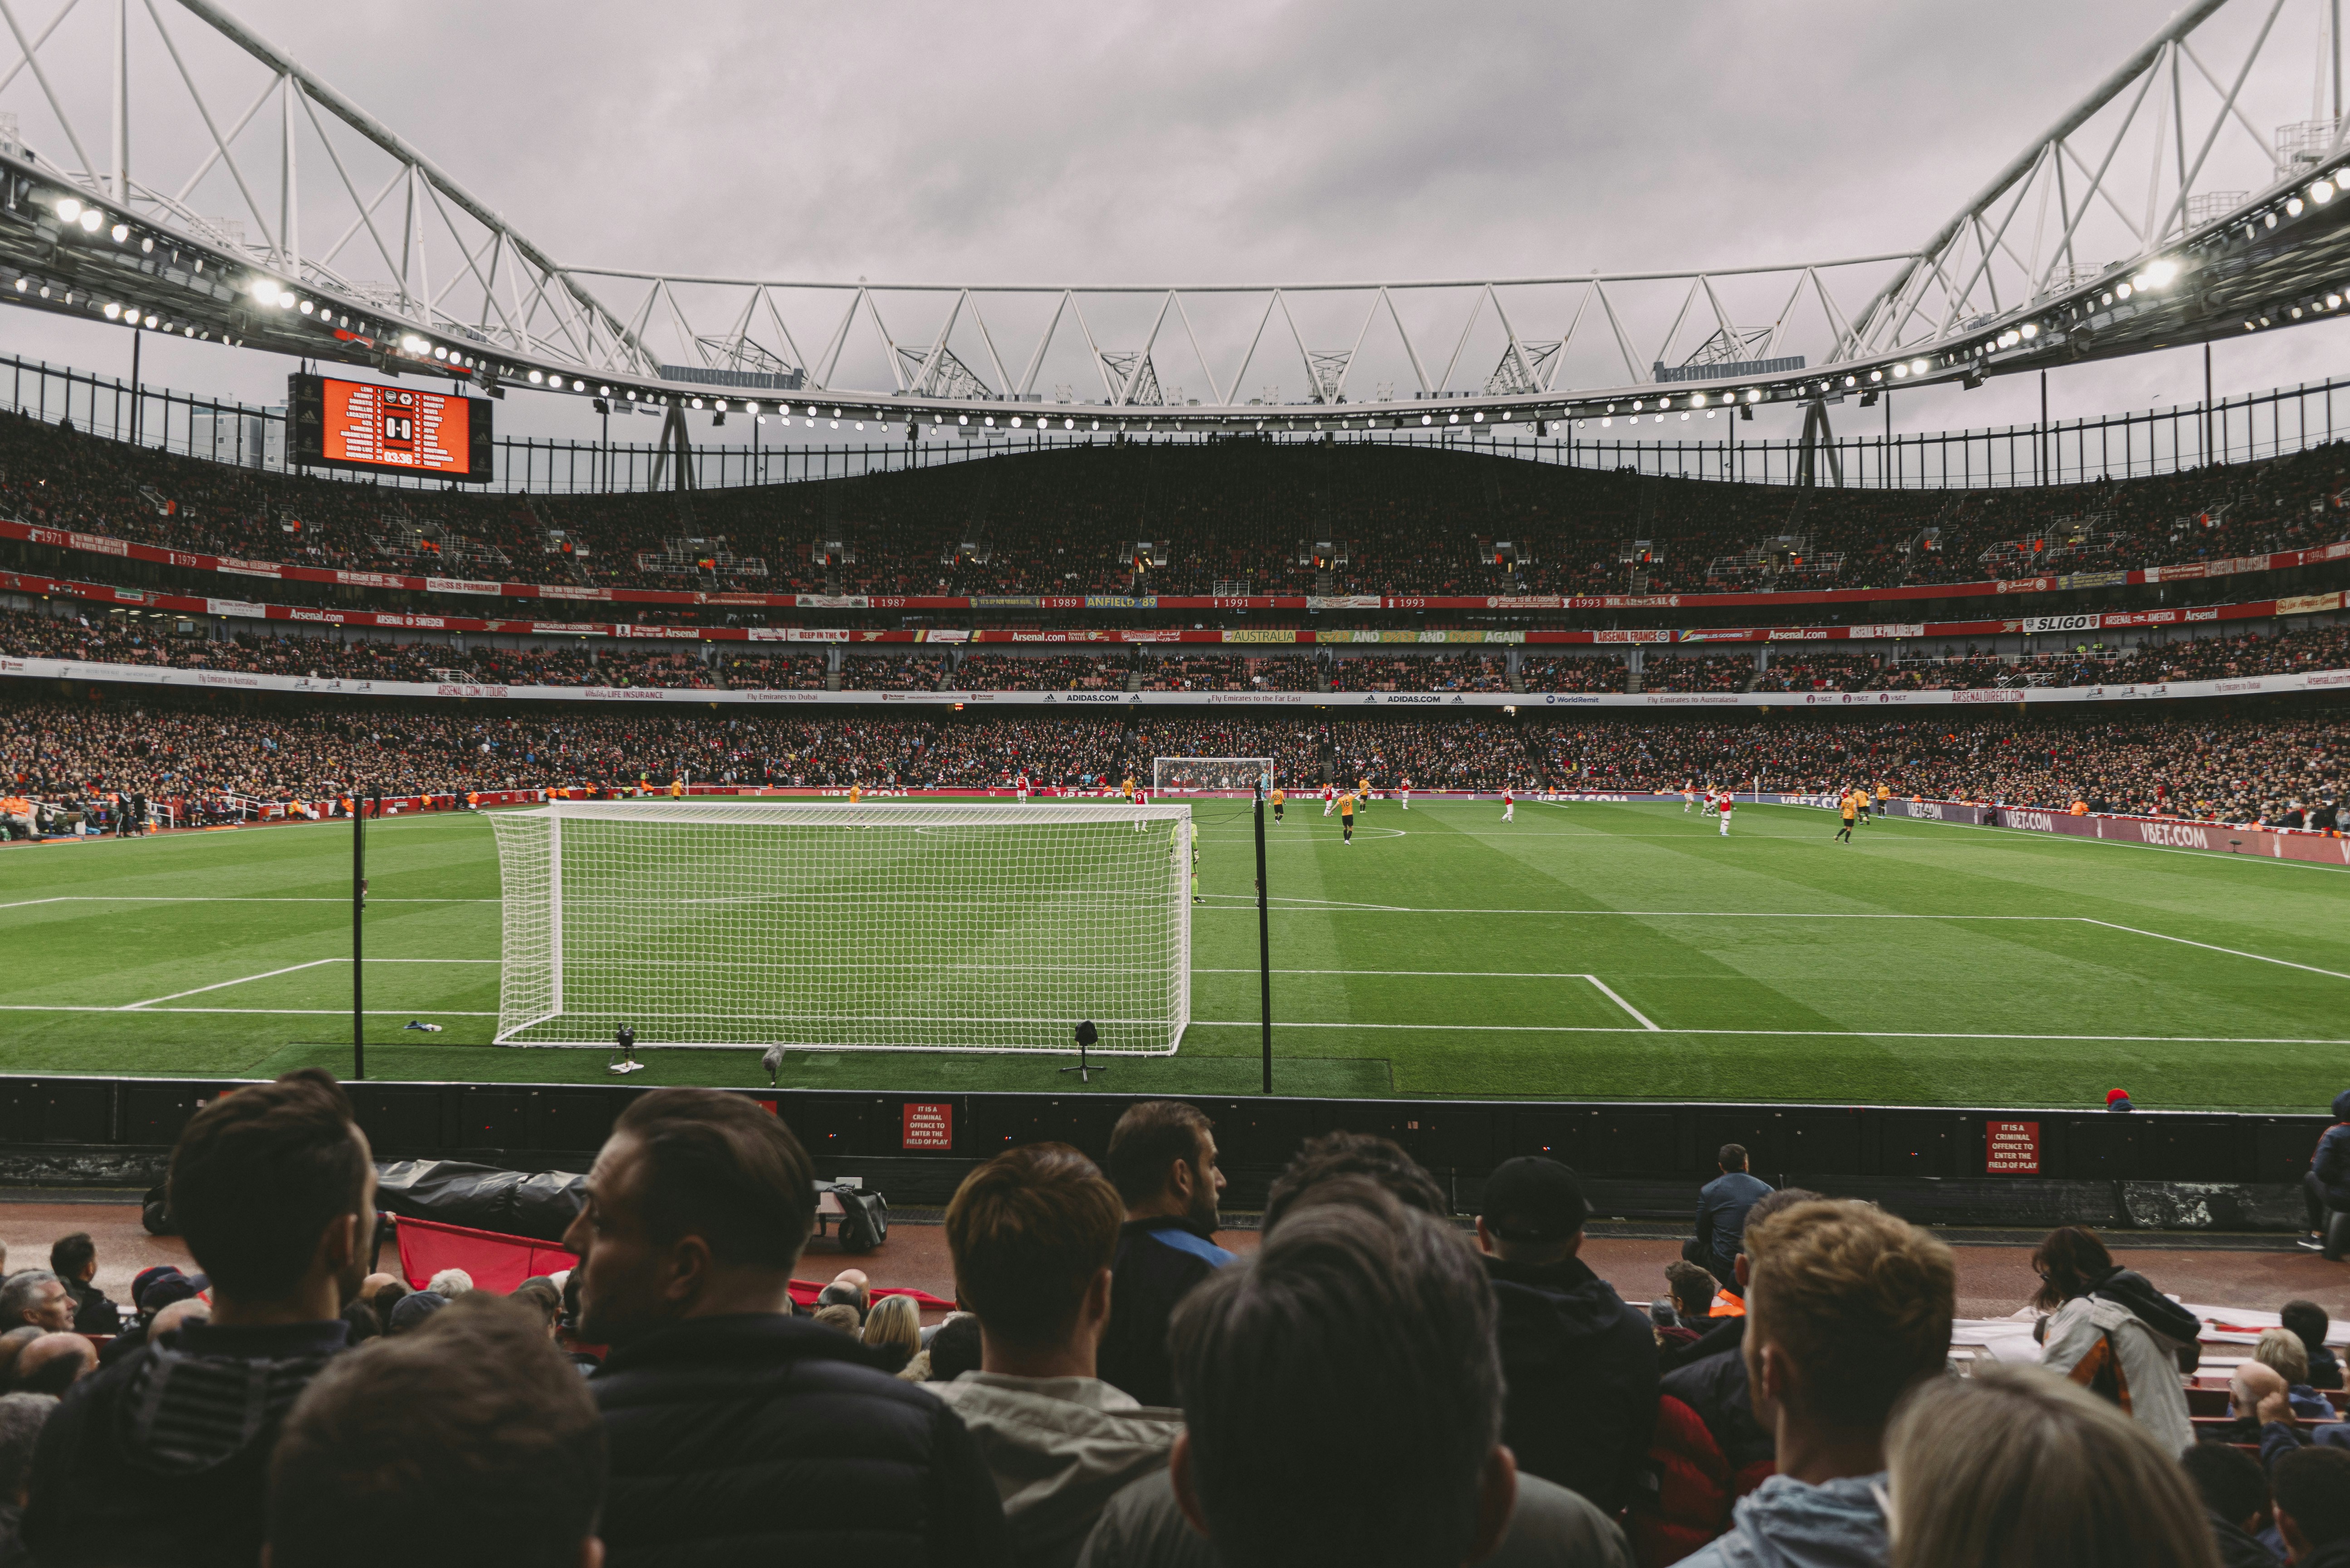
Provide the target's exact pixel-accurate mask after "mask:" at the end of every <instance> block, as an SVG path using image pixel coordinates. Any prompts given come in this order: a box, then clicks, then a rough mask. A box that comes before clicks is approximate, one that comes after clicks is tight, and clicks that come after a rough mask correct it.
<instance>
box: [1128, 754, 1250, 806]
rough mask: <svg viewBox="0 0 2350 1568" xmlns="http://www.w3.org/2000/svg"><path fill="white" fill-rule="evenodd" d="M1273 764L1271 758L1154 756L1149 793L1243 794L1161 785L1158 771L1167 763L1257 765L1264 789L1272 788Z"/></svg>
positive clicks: (1232, 791)
mask: <svg viewBox="0 0 2350 1568" xmlns="http://www.w3.org/2000/svg"><path fill="white" fill-rule="evenodd" d="M1275 762H1276V759H1274V758H1272V757H1173V756H1154V757H1152V758H1151V759H1150V793H1151V794H1153V795H1154V796H1156V795H1160V794H1171V795H1237V794H1242V793H1243V792H1242V791H1239V790H1212V789H1208V790H1185V789H1177V788H1176V787H1175V786H1173V785H1171V784H1165V783H1162V782H1161V773H1160V770H1161V768H1162V766H1163V765H1165V764H1169V763H1186V764H1190V765H1193V766H1197V765H1198V764H1199V763H1233V764H1236V765H1237V764H1241V763H1253V764H1258V765H1257V769H1256V776H1257V777H1258V778H1259V779H1261V780H1263V782H1264V784H1265V785H1266V787H1267V788H1270V787H1272V783H1273V777H1274V766H1275ZM1246 793H1248V794H1255V793H1256V792H1255V791H1253V790H1250V791H1248V792H1246Z"/></svg>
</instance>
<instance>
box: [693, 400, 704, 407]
mask: <svg viewBox="0 0 2350 1568" xmlns="http://www.w3.org/2000/svg"><path fill="white" fill-rule="evenodd" d="M693 406H694V407H695V408H697V409H698V408H700V407H702V400H701V399H700V398H696V399H694V400H693Z"/></svg>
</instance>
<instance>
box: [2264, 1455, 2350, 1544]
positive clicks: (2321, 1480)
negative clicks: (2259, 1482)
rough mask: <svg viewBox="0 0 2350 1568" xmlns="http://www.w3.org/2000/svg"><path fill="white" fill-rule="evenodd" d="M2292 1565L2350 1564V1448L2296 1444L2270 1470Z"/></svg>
mask: <svg viewBox="0 0 2350 1568" xmlns="http://www.w3.org/2000/svg"><path fill="white" fill-rule="evenodd" d="M2269 1493H2270V1496H2271V1497H2272V1498H2273V1499H2274V1508H2275V1511H2276V1523H2277V1533H2278V1534H2279V1535H2281V1536H2282V1537H2283V1538H2284V1543H2285V1545H2286V1546H2287V1547H2288V1548H2290V1549H2291V1551H2292V1552H2293V1568H2350V1449H2334V1448H2310V1449H2294V1450H2293V1451H2292V1452H2291V1453H2288V1454H2284V1455H2282V1456H2280V1457H2279V1458H2278V1459H2276V1461H2275V1462H2274V1464H2273V1465H2272V1466H2271V1468H2270V1469H2269Z"/></svg>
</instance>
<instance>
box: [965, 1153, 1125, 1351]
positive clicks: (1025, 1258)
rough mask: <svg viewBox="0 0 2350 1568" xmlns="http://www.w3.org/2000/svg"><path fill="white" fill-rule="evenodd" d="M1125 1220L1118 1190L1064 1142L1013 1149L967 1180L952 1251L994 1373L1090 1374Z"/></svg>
mask: <svg viewBox="0 0 2350 1568" xmlns="http://www.w3.org/2000/svg"><path fill="white" fill-rule="evenodd" d="M1125 1217H1126V1206H1125V1204H1124V1202H1123V1201H1122V1199H1121V1198H1120V1195H1119V1193H1118V1189H1117V1188H1115V1187H1112V1186H1111V1185H1110V1184H1109V1182H1108V1180H1107V1179H1106V1178H1104V1177H1103V1175H1102V1173H1101V1171H1100V1169H1099V1168H1097V1166H1096V1165H1095V1164H1094V1162H1093V1161H1092V1160H1090V1159H1087V1158H1086V1157H1085V1156H1084V1155H1082V1154H1080V1153H1078V1152H1077V1151H1076V1149H1074V1148H1071V1147H1069V1146H1068V1145H1066V1144H1061V1143H1032V1144H1026V1145H1024V1146H1023V1147H1019V1148H1012V1149H1006V1150H1004V1151H1003V1153H1002V1154H999V1155H997V1156H996V1157H995V1158H993V1159H991V1160H989V1161H988V1162H987V1163H986V1164H985V1165H983V1166H981V1167H980V1168H978V1169H977V1170H974V1171H972V1173H971V1174H970V1175H969V1176H967V1177H965V1178H964V1179H963V1183H962V1186H961V1187H960V1188H958V1189H956V1190H955V1195H954V1200H953V1201H952V1202H951V1203H949V1204H948V1205H947V1251H948V1252H949V1253H950V1254H951V1255H952V1257H953V1259H954V1272H955V1294H956V1296H957V1298H958V1299H959V1300H961V1301H962V1303H964V1304H965V1305H967V1306H968V1307H970V1308H971V1310H972V1313H974V1314H976V1315H977V1316H978V1318H979V1324H980V1330H981V1334H982V1338H983V1344H984V1345H985V1353H984V1355H985V1359H984V1362H983V1365H984V1366H986V1368H987V1369H988V1370H989V1371H991V1372H1003V1373H1009V1374H1013V1375H1014V1376H1047V1377H1058V1376H1076V1377H1090V1376H1093V1372H1094V1353H1095V1350H1096V1347H1097V1346H1098V1345H1099V1344H1100V1343H1101V1335H1102V1331H1103V1330H1104V1329H1105V1328H1107V1327H1108V1326H1109V1293H1110V1269H1109V1265H1110V1259H1111V1256H1112V1255H1113V1254H1114V1253H1116V1252H1117V1251H1118V1225H1119V1223H1120V1221H1122V1220H1124V1219H1125Z"/></svg>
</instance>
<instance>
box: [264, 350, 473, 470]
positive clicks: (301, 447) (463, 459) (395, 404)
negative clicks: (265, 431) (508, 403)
mask: <svg viewBox="0 0 2350 1568" xmlns="http://www.w3.org/2000/svg"><path fill="white" fill-rule="evenodd" d="M286 409H287V410H288V417H289V418H290V419H291V420H292V421H293V452H292V453H291V455H292V457H293V460H294V461H295V462H298V463H308V464H310V465H312V466H314V467H320V468H357V469H364V470H366V471H367V472H370V473H411V474H416V475H418V476H420V477H428V478H433V479H450V480H456V481H458V482H460V483H467V484H486V483H489V481H490V400H488V399H487V398H464V397H456V396H452V395H451V394H450V393H447V392H428V391H425V390H424V389H421V388H417V387H379V386H377V385H375V384H373V383H372V382H369V381H345V380H340V379H337V378H335V377H332V376H301V375H296V376H288V377H287V378H286Z"/></svg>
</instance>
